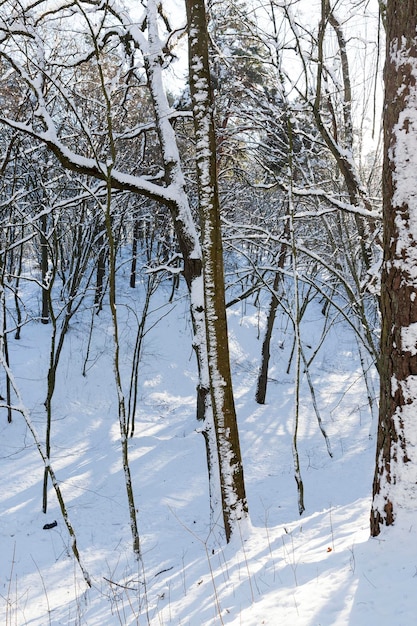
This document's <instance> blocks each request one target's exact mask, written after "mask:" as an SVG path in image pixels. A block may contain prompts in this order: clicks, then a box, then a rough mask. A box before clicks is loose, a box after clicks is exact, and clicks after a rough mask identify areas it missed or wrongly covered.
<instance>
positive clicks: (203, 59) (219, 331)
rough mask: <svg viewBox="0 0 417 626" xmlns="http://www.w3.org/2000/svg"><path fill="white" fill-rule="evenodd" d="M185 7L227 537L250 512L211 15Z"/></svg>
mask: <svg viewBox="0 0 417 626" xmlns="http://www.w3.org/2000/svg"><path fill="white" fill-rule="evenodd" d="M186 7H187V17H188V26H189V68H190V78H189V81H190V92H191V97H192V101H193V116H194V128H195V134H196V164H197V181H198V192H199V208H200V220H201V230H202V254H203V268H204V304H205V312H206V337H207V347H208V367H209V377H210V394H211V402H212V408H213V418H214V427H215V432H216V438H217V448H218V457H219V470H220V489H221V499H222V512H223V520H224V527H225V533H226V539H227V540H229V539H230V538H231V535H232V533H233V530H234V527H235V524H236V522H237V521H238V520H239V519H242V518H244V517H245V516H246V514H247V502H246V495H245V485H244V479H243V466H242V460H241V454H240V445H239V435H238V428H237V420H236V411H235V405H234V398H233V389H232V378H231V372H230V358H229V347H228V346H229V343H228V332H227V319H226V305H225V292H224V269H223V247H222V235H221V224H220V206H219V195H218V188H217V162H216V136H215V129H214V116H213V96H212V90H211V85H210V68H209V58H208V32H207V18H206V10H205V3H204V0H186Z"/></svg>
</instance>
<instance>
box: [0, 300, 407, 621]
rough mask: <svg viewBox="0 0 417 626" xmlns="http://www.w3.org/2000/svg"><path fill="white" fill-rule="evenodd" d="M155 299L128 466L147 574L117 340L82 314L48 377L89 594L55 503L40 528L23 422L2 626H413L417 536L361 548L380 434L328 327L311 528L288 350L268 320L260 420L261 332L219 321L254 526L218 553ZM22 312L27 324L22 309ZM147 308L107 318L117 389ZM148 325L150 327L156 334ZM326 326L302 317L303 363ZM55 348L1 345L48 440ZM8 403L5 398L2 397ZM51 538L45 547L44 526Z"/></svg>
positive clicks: (179, 367)
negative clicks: (122, 429) (121, 404)
mask: <svg viewBox="0 0 417 626" xmlns="http://www.w3.org/2000/svg"><path fill="white" fill-rule="evenodd" d="M168 294H169V291H168V290H167V292H166V293H163V292H161V293H159V294H158V295H156V296H155V297H154V300H153V303H152V306H151V308H153V311H154V312H153V313H152V316H151V319H150V321H149V326H150V325H151V324H152V323H154V322H157V323H156V324H155V326H154V327H153V328H151V329H150V331H149V333H148V334H147V335H146V337H145V350H144V354H143V358H142V363H141V365H140V368H139V381H140V382H139V403H138V413H137V416H136V429H135V436H134V438H132V439H131V441H130V462H131V470H132V478H133V484H134V490H135V498H136V507H137V509H138V520H139V527H140V534H141V547H142V553H143V566H142V565H141V566H140V567H138V565H137V564H136V562H135V561H134V559H133V555H132V549H131V536H130V527H129V517H128V507H127V501H126V493H125V487H124V482H123V473H122V464H121V450H120V443H119V438H120V436H119V426H118V421H117V405H116V394H115V387H114V383H113V373H112V350H113V346H112V331H111V324H110V319H109V317H108V315H107V313H106V310H104V311H103V312H102V313H101V314H100V315H99V316H96V319H95V327H94V330H93V336H92V344H91V346H90V352H89V358H88V362H87V367H86V370H87V374H86V376H83V375H82V369H83V364H84V360H85V357H86V352H87V341H88V331H89V325H90V322H91V311H90V310H89V309H88V308H86V309H85V310H84V311H80V313H79V314H78V315H77V317H76V318H75V319H74V320H73V322H72V324H71V327H70V332H69V334H68V336H67V338H66V342H65V347H64V352H63V356H62V361H61V364H60V367H59V371H58V381H57V392H56V396H55V398H54V402H53V407H54V409H53V410H54V418H53V427H52V450H53V457H52V465H53V468H54V470H55V472H56V474H57V477H58V479H59V481H60V486H61V489H62V491H63V494H64V497H65V501H66V504H67V507H68V512H69V515H70V519H71V522H72V524H73V526H74V529H75V532H76V535H77V541H78V547H79V550H80V555H81V559H82V561H83V564H84V566H85V568H86V569H87V570H88V572H89V574H90V576H91V579H92V583H93V586H92V588H91V589H87V587H86V584H85V582H84V580H83V577H82V575H81V571H80V569H79V567H78V565H77V564H76V562H75V561H74V558H73V556H72V553H71V548H70V541H69V537H68V534H67V530H66V527H65V525H64V523H63V521H62V517H61V514H60V510H59V506H58V504H57V501H56V497H55V494H54V492H53V490H50V496H49V501H50V504H49V509H48V512H47V514H46V515H43V514H42V513H41V512H40V511H41V505H42V481H43V466H42V461H41V459H40V456H39V453H38V451H37V450H36V447H35V445H34V442H33V439H32V437H31V434H30V433H29V432H28V429H27V427H26V425H25V423H24V421H23V418H22V416H21V415H20V414H18V413H15V414H14V419H13V423H12V424H8V423H7V415H6V411H5V410H4V409H3V410H2V413H1V416H2V417H1V422H0V430H1V438H0V467H1V472H0V499H1V507H0V547H1V562H0V594H1V595H0V622H1V623H2V624H5V625H6V626H16V625H19V626H20V625H22V626H23V625H26V624H27V625H30V626H46V625H51V626H58V625H74V626H75V625H80V626H81V625H88V626H106V625H109V626H112V625H117V624H123V625H130V624H144V625H145V624H151V625H152V626H157V625H168V624H178V625H179V624H181V625H183V626H185V625H191V626H201V625H205V626H209V625H217V624H233V625H235V626H237V625H244V626H259V625H261V624H269V625H271V626H275V625H277V624H280V625H284V626H293V625H300V626H319V625H320V626H331V625H337V626H344V625H349V626H373V625H375V626H376V625H378V626H385V625H386V626H388V625H389V626H409V625H410V624H413V623H415V610H416V608H417V600H416V594H415V585H416V578H417V545H416V542H415V540H414V532H415V530H414V523H415V521H414V519H410V520H409V523H407V526H405V527H395V528H393V529H390V530H389V531H386V532H385V533H383V534H382V535H380V537H378V539H372V540H371V539H369V528H368V527H369V510H370V495H371V483H372V477H373V464H374V455H375V452H374V449H375V440H374V433H375V430H376V424H375V423H372V420H371V417H370V413H369V407H368V403H367V397H366V391H365V388H364V385H363V382H362V377H361V370H360V363H359V361H358V358H357V355H356V351H355V345H356V344H355V341H354V338H353V337H352V336H351V334H350V331H349V330H348V329H347V328H346V326H345V325H343V324H342V323H337V324H335V326H334V327H333V328H332V330H331V332H330V333H329V335H328V337H327V339H326V342H325V344H324V345H323V347H322V348H321V350H320V351H319V353H318V355H317V357H316V359H315V361H314V362H313V366H312V369H311V374H312V377H313V380H314V384H315V389H316V394H317V399H318V403H319V407H320V412H321V417H322V419H323V422H324V426H325V428H326V431H327V434H328V436H329V438H330V442H331V446H332V452H333V458H330V456H329V455H328V453H327V450H326V444H325V441H324V439H323V436H322V434H321V433H320V431H319V428H318V425H317V419H316V416H315V413H314V411H313V407H312V401H311V396H310V392H309V389H308V386H307V384H306V383H305V381H303V387H302V402H301V424H300V433H299V437H300V441H299V452H300V460H301V471H302V476H303V479H304V485H305V502H306V512H305V514H304V515H303V516H302V517H300V516H299V515H298V509H297V494H296V485H295V481H294V477H293V459H292V454H291V437H292V429H293V412H294V409H293V397H294V393H293V378H294V375H293V372H292V371H290V373H289V374H287V373H286V370H287V365H288V359H289V355H290V350H291V344H292V338H291V336H290V335H289V331H288V328H287V325H286V324H285V323H284V322H283V321H282V320H277V325H276V330H275V336H274V348H273V355H272V363H271V371H270V377H271V381H270V384H269V388H268V395H267V404H266V405H265V406H259V405H257V404H256V403H255V402H254V399H253V398H254V391H255V384H256V374H257V367H258V363H259V354H260V337H261V336H262V327H263V324H264V321H265V320H264V316H263V314H262V312H259V311H258V309H257V308H255V307H254V306H253V305H251V304H246V305H245V306H240V307H239V306H238V307H237V308H234V309H233V310H232V311H230V313H229V323H230V337H231V353H232V367H233V372H234V381H235V383H234V384H235V395H236V405H237V411H238V417H239V427H240V433H241V446H242V453H243V460H244V468H245V478H246V484H247V493H248V500H249V508H250V514H251V524H250V525H248V526H247V527H242V528H241V532H240V533H239V536H235V537H234V539H233V541H232V543H231V544H229V545H225V544H224V542H223V540H222V537H221V532H220V529H219V527H218V525H217V524H216V523H214V524H213V525H211V524H210V513H209V506H208V481H207V468H206V463H205V448H204V440H203V437H202V436H201V434H199V433H198V424H197V423H196V421H195V386H196V382H197V380H196V372H195V362H194V357H193V354H192V350H191V330H190V325H189V321H188V311H187V307H188V303H187V298H186V297H185V296H180V295H179V296H178V297H177V299H176V300H175V302H173V303H172V304H170V303H169V302H168ZM33 306H34V307H35V306H36V303H35V302H34V304H33ZM141 306H142V301H141V292H140V289H139V288H138V289H137V290H134V291H127V292H126V293H125V294H123V296H121V300H120V302H119V306H118V312H119V315H120V319H121V329H122V342H123V353H122V354H123V363H124V365H125V369H124V376H125V381H126V380H127V379H128V376H129V362H130V356H131V353H132V350H133V342H134V333H135V330H134V326H135V324H134V315H133V313H132V312H133V311H135V310H137V311H138V312H139V313H140V311H141ZM158 320H159V321H158ZM321 324H322V320H321V313H320V309H319V308H318V307H317V308H316V307H315V306H314V305H311V306H310V307H309V309H308V310H307V313H306V315H305V321H304V323H303V328H302V333H303V336H304V337H306V338H307V337H308V343H309V345H312V349H314V341H315V340H316V339H317V338H318V337H319V333H320V326H321ZM49 332H50V329H49V327H47V326H43V325H41V324H39V323H37V322H32V323H30V324H28V325H27V326H25V327H24V329H23V332H22V338H21V340H20V341H15V340H13V339H11V340H10V346H9V349H10V361H11V368H12V371H13V372H14V375H15V377H16V381H17V383H18V385H19V387H20V390H21V393H22V399H23V402H24V404H25V406H26V407H27V409H28V410H29V412H30V416H31V419H32V422H33V424H34V425H35V426H36V429H37V430H38V432H39V433H40V435H41V438H43V437H44V425H45V410H44V406H43V402H44V400H45V393H46V386H45V385H46V382H45V377H46V371H47V364H48V346H49ZM1 391H2V390H1ZM55 520H56V521H57V526H56V527H54V528H52V529H49V530H44V529H43V526H44V524H46V523H51V522H54V521H55Z"/></svg>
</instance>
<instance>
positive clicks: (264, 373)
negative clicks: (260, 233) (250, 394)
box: [255, 220, 289, 404]
mask: <svg viewBox="0 0 417 626" xmlns="http://www.w3.org/2000/svg"><path fill="white" fill-rule="evenodd" d="M288 224H289V221H288V220H286V222H285V229H284V237H287V236H288V230H289V229H288ZM286 256H287V245H286V244H282V245H281V250H280V253H279V256H278V271H277V272H276V273H275V278H274V284H273V286H272V289H273V294H272V296H271V302H270V304H269V310H268V317H267V319H266V329H265V335H264V340H263V342H262V353H261V365H260V368H259V375H258V383H257V386H256V394H255V400H256V402H257V403H258V404H265V398H266V388H267V385H268V369H269V358H270V356H271V339H272V332H273V330H274V323H275V317H276V314H277V309H278V304H279V300H278V298H277V291H278V288H279V286H280V284H281V281H282V273H281V272H280V270H282V269H284V265H285V258H286Z"/></svg>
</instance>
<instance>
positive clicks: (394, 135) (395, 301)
mask: <svg viewBox="0 0 417 626" xmlns="http://www.w3.org/2000/svg"><path fill="white" fill-rule="evenodd" d="M416 24H417V0H391V1H390V0H389V1H388V3H387V10H386V28H387V56H386V64H385V107H384V168H383V193H384V264H383V273H382V287H381V314H382V332H381V357H380V381H381V383H380V384H381V387H380V410H379V426H378V437H377V452H376V467H375V476H374V483H373V498H374V499H373V505H372V510H371V534H372V536H377V535H378V534H379V533H380V531H381V527H382V526H383V525H387V526H389V525H391V524H393V523H394V521H395V518H396V513H397V507H396V494H397V490H398V486H399V484H400V483H401V481H403V482H404V480H405V479H404V476H403V474H404V468H405V466H406V465H407V464H409V463H410V461H411V460H410V458H409V456H408V452H407V443H408V442H407V437H406V435H405V426H408V425H407V424H406V420H407V419H408V420H409V419H410V410H409V409H410V405H411V404H414V406H416V405H417V401H416V399H415V398H413V397H412V395H409V394H408V393H406V389H408V388H409V385H410V381H412V380H413V379H412V378H410V377H415V376H416V375H417V353H416V350H415V349H413V348H411V349H410V346H409V345H407V344H406V345H405V343H404V329H405V330H406V329H408V328H409V327H410V324H413V323H416V322H417V279H416V276H415V272H414V276H413V269H412V268H413V266H415V258H416V256H417V255H416V251H415V249H416V246H417V241H416V239H415V238H413V237H412V236H411V235H412V229H411V230H410V236H409V239H408V241H407V246H404V245H403V244H402V243H401V241H400V230H399V229H402V232H403V231H404V225H406V228H407V229H409V228H410V226H409V225H410V224H411V223H412V222H415V220H416V219H417V215H416V213H417V205H416V203H415V202H413V201H412V200H411V198H410V202H409V201H408V200H407V201H406V202H404V201H401V202H400V203H399V202H397V201H395V200H394V199H395V197H396V193H397V191H398V189H397V187H398V182H397V181H398V170H399V166H400V164H399V161H398V152H399V150H398V146H397V142H398V132H399V131H400V132H404V133H406V134H408V133H413V134H414V135H415V137H414V139H415V142H414V145H415V146H417V129H416V127H415V124H414V126H413V124H412V123H411V122H410V118H409V117H407V109H408V110H409V111H410V103H412V102H414V101H415V102H417V100H415V99H416V76H415V74H414V73H413V67H415V66H416V64H417V36H416ZM404 112H405V115H404ZM405 166H406V165H405ZM414 175H415V172H414ZM414 412H415V410H414ZM414 419H415V416H414ZM403 487H404V485H403ZM409 487H411V489H414V490H415V489H416V486H415V485H414V486H413V485H411V484H410V485H409ZM405 489H408V486H407V485H406V486H405Z"/></svg>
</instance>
